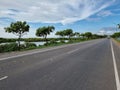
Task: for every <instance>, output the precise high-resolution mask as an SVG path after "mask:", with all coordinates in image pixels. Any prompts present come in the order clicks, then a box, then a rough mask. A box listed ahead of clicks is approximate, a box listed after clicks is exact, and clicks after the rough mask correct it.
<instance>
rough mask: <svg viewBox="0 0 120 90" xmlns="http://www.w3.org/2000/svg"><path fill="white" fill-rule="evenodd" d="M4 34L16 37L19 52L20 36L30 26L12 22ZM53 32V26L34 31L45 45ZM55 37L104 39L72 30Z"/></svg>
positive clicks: (25, 23)
mask: <svg viewBox="0 0 120 90" xmlns="http://www.w3.org/2000/svg"><path fill="white" fill-rule="evenodd" d="M4 29H5V32H7V33H13V34H15V35H16V36H18V39H17V41H18V47H19V50H20V40H22V36H23V35H26V33H27V32H29V29H30V26H29V25H28V24H27V22H26V21H23V22H22V21H17V22H12V23H11V24H10V26H9V27H5V28H4ZM54 30H55V27H54V26H43V27H39V28H38V29H36V33H35V35H36V36H37V37H43V38H44V40H45V41H46V43H47V42H48V39H47V36H48V35H49V34H50V33H51V32H53V31H54ZM55 35H58V36H60V38H66V37H67V38H68V39H69V40H71V38H86V39H92V38H94V39H95V38H104V37H105V36H102V35H97V34H92V33H91V32H86V33H82V34H80V33H79V32H73V30H72V29H66V30H61V31H57V32H56V34H55Z"/></svg>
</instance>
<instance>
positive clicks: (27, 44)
mask: <svg viewBox="0 0 120 90" xmlns="http://www.w3.org/2000/svg"><path fill="white" fill-rule="evenodd" d="M89 40H92V39H89ZM83 41H88V40H86V39H81V40H71V41H69V42H67V43H64V42H56V41H54V40H52V41H50V42H51V43H48V44H47V45H40V46H35V45H34V44H31V43H25V45H26V47H25V45H24V44H22V45H21V50H20V51H27V50H33V49H43V48H49V47H55V46H61V45H67V44H73V43H79V42H83ZM2 47H4V46H3V45H2ZM2 47H1V49H0V53H4V52H12V51H18V49H16V48H15V49H14V47H13V49H9V47H11V45H7V46H6V45H5V48H4V51H2V50H3V48H2ZM7 47H8V48H7Z"/></svg>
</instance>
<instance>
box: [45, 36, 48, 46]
mask: <svg viewBox="0 0 120 90" xmlns="http://www.w3.org/2000/svg"><path fill="white" fill-rule="evenodd" d="M45 41H46V44H47V43H48V41H47V36H45Z"/></svg>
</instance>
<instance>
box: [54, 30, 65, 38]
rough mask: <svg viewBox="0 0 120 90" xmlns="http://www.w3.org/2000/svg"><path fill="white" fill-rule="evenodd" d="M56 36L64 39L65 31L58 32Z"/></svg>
mask: <svg viewBox="0 0 120 90" xmlns="http://www.w3.org/2000/svg"><path fill="white" fill-rule="evenodd" d="M55 35H59V36H61V37H63V36H64V31H57V32H56V33H55Z"/></svg>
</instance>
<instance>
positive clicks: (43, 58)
mask: <svg viewBox="0 0 120 90" xmlns="http://www.w3.org/2000/svg"><path fill="white" fill-rule="evenodd" d="M119 64H120V48H119V47H118V46H117V45H116V44H115V43H113V42H112V41H111V39H99V40H91V41H86V42H81V43H77V44H71V45H64V46H59V47H55V48H51V49H48V50H47V49H46V50H43V51H37V52H29V53H28V54H23V55H18V56H17V55H16V56H11V57H6V58H0V90H120V88H119V87H120V82H119V76H120V65H119Z"/></svg>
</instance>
